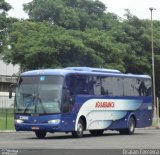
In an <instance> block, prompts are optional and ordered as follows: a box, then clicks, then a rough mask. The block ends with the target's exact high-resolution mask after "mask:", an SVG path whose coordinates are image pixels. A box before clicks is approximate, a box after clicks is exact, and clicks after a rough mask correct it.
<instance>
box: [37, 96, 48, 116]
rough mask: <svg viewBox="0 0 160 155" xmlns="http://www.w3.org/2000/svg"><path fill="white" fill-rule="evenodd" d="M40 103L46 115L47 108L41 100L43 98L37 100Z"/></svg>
mask: <svg viewBox="0 0 160 155" xmlns="http://www.w3.org/2000/svg"><path fill="white" fill-rule="evenodd" d="M37 100H38V101H39V102H38V103H40V104H41V107H42V109H43V111H44V113H45V114H46V110H45V107H44V105H43V103H42V100H41V98H39V97H38V99H37ZM36 110H37V109H36Z"/></svg>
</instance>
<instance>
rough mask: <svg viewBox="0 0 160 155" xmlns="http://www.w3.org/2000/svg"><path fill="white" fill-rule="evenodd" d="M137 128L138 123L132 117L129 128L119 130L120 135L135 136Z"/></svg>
mask: <svg viewBox="0 0 160 155" xmlns="http://www.w3.org/2000/svg"><path fill="white" fill-rule="evenodd" d="M135 127H136V121H135V118H134V117H133V116H132V117H130V119H129V122H128V128H127V129H121V130H119V132H120V134H126V135H133V134H134V130H135Z"/></svg>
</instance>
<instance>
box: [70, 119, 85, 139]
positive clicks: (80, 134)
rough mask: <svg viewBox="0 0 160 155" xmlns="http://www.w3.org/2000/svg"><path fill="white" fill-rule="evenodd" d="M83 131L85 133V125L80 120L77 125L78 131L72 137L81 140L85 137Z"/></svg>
mask: <svg viewBox="0 0 160 155" xmlns="http://www.w3.org/2000/svg"><path fill="white" fill-rule="evenodd" d="M83 131H84V123H83V121H82V120H81V119H79V121H78V124H77V131H73V132H72V136H73V137H75V138H81V137H83Z"/></svg>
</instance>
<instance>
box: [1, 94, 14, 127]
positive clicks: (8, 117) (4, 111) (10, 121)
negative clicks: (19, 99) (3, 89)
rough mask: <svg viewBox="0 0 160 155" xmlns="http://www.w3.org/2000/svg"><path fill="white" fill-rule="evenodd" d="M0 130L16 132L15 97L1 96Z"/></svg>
mask: <svg viewBox="0 0 160 155" xmlns="http://www.w3.org/2000/svg"><path fill="white" fill-rule="evenodd" d="M0 130H14V97H13V98H12V99H9V97H8V95H7V96H6V95H1V96H0Z"/></svg>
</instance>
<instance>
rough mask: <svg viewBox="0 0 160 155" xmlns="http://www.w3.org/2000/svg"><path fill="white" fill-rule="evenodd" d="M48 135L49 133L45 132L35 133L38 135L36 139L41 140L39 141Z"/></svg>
mask: <svg viewBox="0 0 160 155" xmlns="http://www.w3.org/2000/svg"><path fill="white" fill-rule="evenodd" d="M46 134H47V133H46V132H44V131H35V135H36V137H37V138H39V139H43V138H45V136H46Z"/></svg>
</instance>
